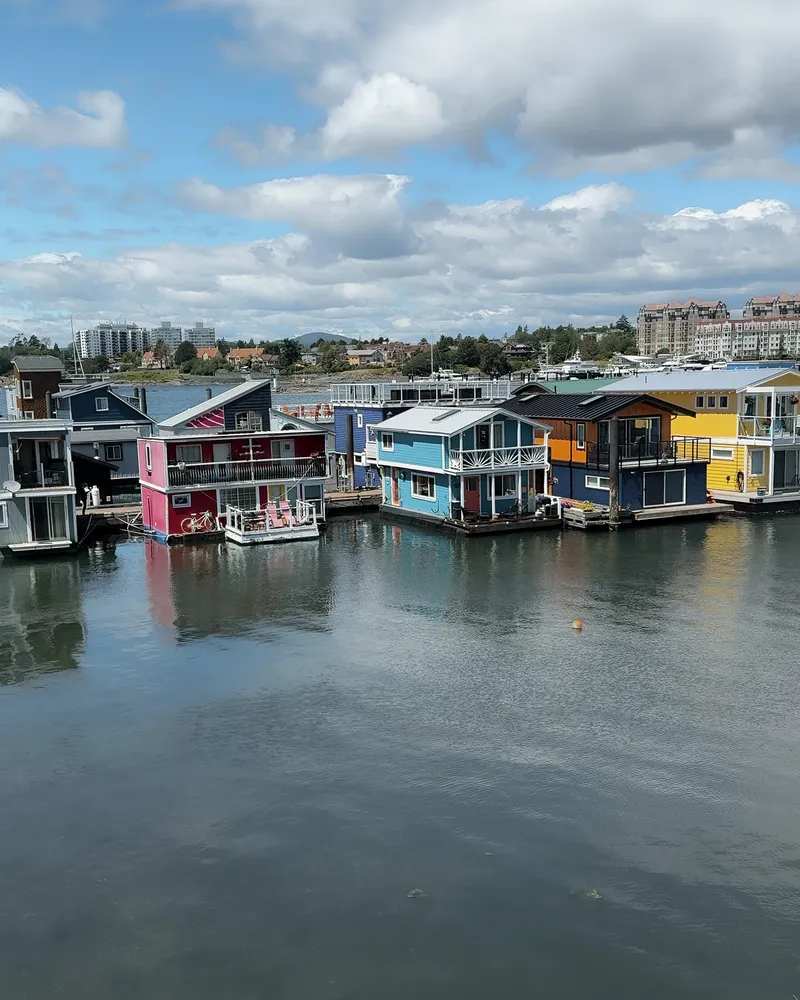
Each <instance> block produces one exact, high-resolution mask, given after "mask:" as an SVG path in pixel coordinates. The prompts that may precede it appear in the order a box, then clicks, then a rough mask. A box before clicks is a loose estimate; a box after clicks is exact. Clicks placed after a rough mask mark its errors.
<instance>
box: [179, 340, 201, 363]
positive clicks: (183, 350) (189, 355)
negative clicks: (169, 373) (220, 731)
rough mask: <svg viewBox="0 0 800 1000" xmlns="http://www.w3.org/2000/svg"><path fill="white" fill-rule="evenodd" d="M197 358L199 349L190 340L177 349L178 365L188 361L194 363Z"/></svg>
mask: <svg viewBox="0 0 800 1000" xmlns="http://www.w3.org/2000/svg"><path fill="white" fill-rule="evenodd" d="M196 357H197V348H196V347H195V346H194V344H192V343H191V342H190V341H188V340H184V341H183V342H182V343H180V344H178V346H177V347H176V348H175V357H174V361H175V364H176V365H182V364H184V363H185V362H186V361H194V359H195V358H196Z"/></svg>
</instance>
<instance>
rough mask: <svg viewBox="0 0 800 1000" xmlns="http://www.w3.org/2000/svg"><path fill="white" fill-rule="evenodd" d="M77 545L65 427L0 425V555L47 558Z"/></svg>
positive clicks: (28, 423) (58, 424)
mask: <svg viewBox="0 0 800 1000" xmlns="http://www.w3.org/2000/svg"><path fill="white" fill-rule="evenodd" d="M77 541H78V535H77V524H76V517H75V474H74V470H73V466H72V456H71V452H70V429H69V425H68V424H66V423H64V422H63V421H61V420H43V419H42V420H0V550H1V551H3V552H11V553H13V554H15V555H33V554H37V553H52V552H57V551H64V550H68V549H71V548H74V547H75V545H76V544H77Z"/></svg>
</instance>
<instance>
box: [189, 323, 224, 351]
mask: <svg viewBox="0 0 800 1000" xmlns="http://www.w3.org/2000/svg"><path fill="white" fill-rule="evenodd" d="M183 339H184V340H188V341H189V343H190V344H194V346H195V347H196V348H197V349H198V350H200V348H201V347H216V345H217V329H216V327H214V326H205V324H203V323H195V325H194V326H192V327H187V328H186V329H185V330H184V331H183Z"/></svg>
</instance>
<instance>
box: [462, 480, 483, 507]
mask: <svg viewBox="0 0 800 1000" xmlns="http://www.w3.org/2000/svg"><path fill="white" fill-rule="evenodd" d="M464 510H466V511H469V512H470V514H480V512H481V481H480V479H479V478H478V476H468V477H467V478H466V479H465V480H464Z"/></svg>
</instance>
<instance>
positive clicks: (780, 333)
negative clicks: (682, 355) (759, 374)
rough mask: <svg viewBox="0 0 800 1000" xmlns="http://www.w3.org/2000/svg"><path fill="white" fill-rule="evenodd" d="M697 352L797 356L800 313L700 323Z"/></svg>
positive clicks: (799, 351)
mask: <svg viewBox="0 0 800 1000" xmlns="http://www.w3.org/2000/svg"><path fill="white" fill-rule="evenodd" d="M752 301H753V300H751V302H752ZM748 305H749V303H748ZM693 353H695V354H700V355H702V356H703V357H705V358H710V359H715V358H732V359H736V358H785V357H794V356H795V355H797V354H800V313H798V315H797V316H796V317H794V318H789V317H776V316H771V317H767V318H763V317H762V318H758V319H753V318H747V319H725V320H710V321H709V322H706V323H700V324H698V326H697V331H696V335H695V341H694V348H693Z"/></svg>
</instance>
